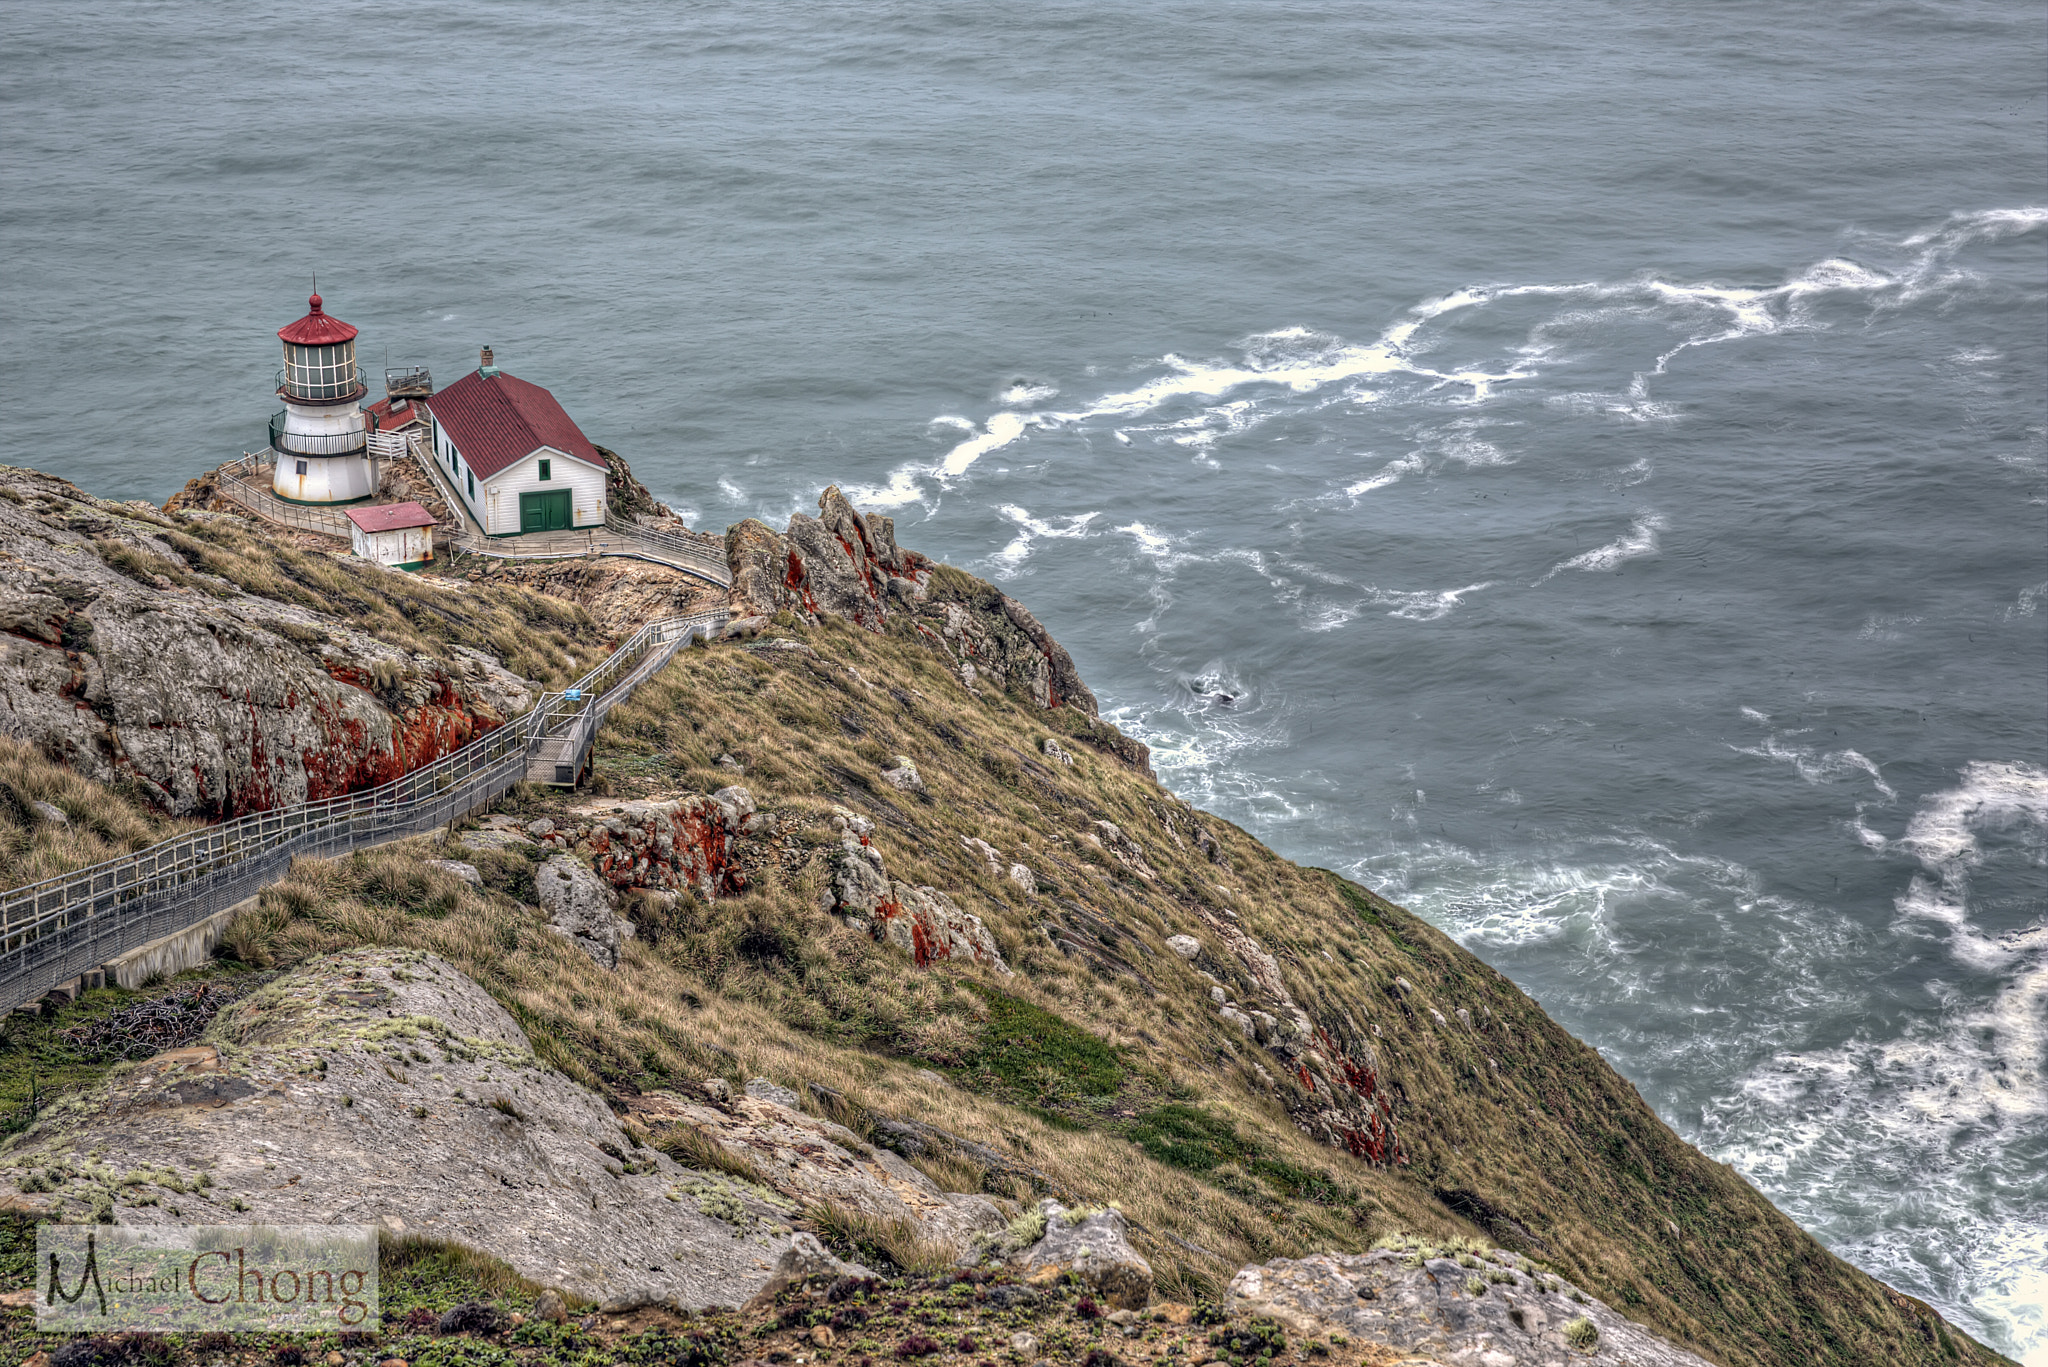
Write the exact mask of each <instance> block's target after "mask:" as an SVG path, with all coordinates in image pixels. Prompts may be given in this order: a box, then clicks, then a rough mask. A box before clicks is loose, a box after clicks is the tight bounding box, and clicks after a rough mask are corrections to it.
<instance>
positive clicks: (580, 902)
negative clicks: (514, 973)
mask: <svg viewBox="0 0 2048 1367" xmlns="http://www.w3.org/2000/svg"><path fill="white" fill-rule="evenodd" d="M533 885H534V890H535V891H536V892H537V893H538V894H539V896H540V905H541V910H543V911H545V912H546V913H547V914H548V929H550V930H552V931H554V932H555V934H557V935H560V936H562V937H564V938H565V939H569V940H572V941H574V942H575V943H576V945H577V947H578V948H580V949H582V951H583V952H584V953H585V954H588V955H589V956H590V957H591V960H592V961H593V962H595V963H596V964H597V965H598V966H599V967H601V968H617V967H618V966H619V945H620V943H621V942H622V941H625V940H630V939H632V938H633V923H632V922H631V921H628V920H627V919H626V918H625V917H623V916H621V915H619V914H618V912H617V911H616V910H615V907H616V904H617V897H616V894H614V893H613V892H612V887H611V884H609V883H607V882H605V881H604V879H602V878H599V877H598V876H597V875H596V874H594V873H592V872H591V871H590V870H589V869H587V868H585V867H584V866H583V865H581V864H579V863H577V862H576V861H575V860H574V859H571V858H570V857H569V856H568V855H566V854H558V855H555V856H553V857H551V858H550V859H549V860H548V862H547V863H545V864H543V865H541V866H540V867H539V868H538V869H535V870H534V873H533Z"/></svg>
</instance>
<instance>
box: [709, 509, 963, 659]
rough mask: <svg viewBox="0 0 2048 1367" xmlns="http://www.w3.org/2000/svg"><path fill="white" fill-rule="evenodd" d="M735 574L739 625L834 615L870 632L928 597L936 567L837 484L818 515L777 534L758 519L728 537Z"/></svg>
mask: <svg viewBox="0 0 2048 1367" xmlns="http://www.w3.org/2000/svg"><path fill="white" fill-rule="evenodd" d="M725 554H726V566H727V568H728V569H729V570H730V571H731V572H732V587H731V590H730V592H729V595H728V598H727V603H728V607H729V609H730V611H731V613H732V616H733V618H734V619H735V620H742V619H748V618H757V617H758V618H767V617H773V616H774V615H775V614H776V613H778V612H796V613H801V614H805V615H808V616H811V617H815V616H817V615H818V614H819V613H831V614H833V615H834V616H838V617H844V618H846V619H847V620H849V621H851V622H854V623H856V624H858V625H860V626H863V627H866V628H867V629H868V630H870V631H880V630H882V623H883V621H884V620H885V619H886V618H887V617H888V615H889V613H890V612H891V611H892V610H896V609H899V608H901V607H902V606H903V605H905V604H908V603H912V602H914V601H915V600H916V599H917V598H918V597H920V596H921V595H922V594H923V591H924V583H925V580H926V578H927V577H928V576H929V574H930V563H929V562H928V561H926V560H925V558H924V557H923V556H921V555H918V554H917V553H916V552H914V551H906V550H904V549H902V548H901V547H900V546H898V545H897V544H896V524H895V522H894V520H893V519H890V518H886V517H871V516H868V515H865V514H863V513H862V512H860V510H859V509H857V508H855V507H854V506H853V505H852V504H851V503H849V502H847V500H846V496H845V495H844V494H842V493H840V492H839V488H838V486H837V485H834V486H833V487H831V488H828V489H826V490H825V492H824V493H823V494H821V495H819V497H818V515H817V516H816V517H807V516H805V515H804V514H802V513H798V514H796V515H795V516H793V517H791V518H790V520H789V527H788V529H787V530H786V531H784V532H781V533H777V532H776V531H775V530H774V529H773V528H771V527H769V526H768V525H767V524H765V523H763V522H760V521H758V520H756V519H754V518H748V519H746V520H745V521H742V522H739V523H736V524H734V525H733V526H732V527H731V528H729V529H728V530H727V532H726V538H725Z"/></svg>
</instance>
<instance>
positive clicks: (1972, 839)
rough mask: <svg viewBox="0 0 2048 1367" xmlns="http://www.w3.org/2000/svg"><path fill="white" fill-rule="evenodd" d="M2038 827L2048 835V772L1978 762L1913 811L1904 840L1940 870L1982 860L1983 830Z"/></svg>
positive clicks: (2042, 834) (2039, 834)
mask: <svg viewBox="0 0 2048 1367" xmlns="http://www.w3.org/2000/svg"><path fill="white" fill-rule="evenodd" d="M2029 827H2031V828H2034V830H2035V831H2036V833H2037V838H2039V837H2048V771H2044V770H2041V769H2037V768H2035V767H2034V766H2033V765H2031V764H2020V763H2015V762H2009V761H1982V760H1979V761H1973V762H1971V763H1969V764H1966V765H1964V766H1963V772H1962V782H1961V784H1960V785H1958V786H1957V787H1955V788H1951V789H1948V790H1946V791H1944V792H1940V793H1936V794H1935V795H1934V796H1933V797H1931V798H1929V799H1928V800H1927V801H1926V802H1925V804H1923V805H1922V806H1921V808H1920V810H1919V811H1917V812H1915V813H1914V814H1913V820H1912V822H1911V824H1909V825H1908V826H1907V827H1906V834H1905V836H1904V837H1903V838H1902V839H1901V842H1900V843H1902V844H1903V845H1905V846H1906V848H1907V849H1909V850H1911V851H1912V852H1913V853H1914V854H1915V855H1916V856H1918V857H1919V859H1920V861H1921V862H1922V863H1923V864H1925V865H1927V866H1928V868H1929V869H1930V870H1932V871H1934V872H1937V873H1939V872H1942V871H1944V870H1948V869H1963V868H1967V867H1968V866H1970V865H1972V864H1975V863H1977V862H1978V860H1979V858H1980V855H1981V848H1980V845H1979V843H1978V839H1977V836H1978V833H1980V832H1982V831H1985V830H1998V829H2007V828H2021V829H2025V828H2029Z"/></svg>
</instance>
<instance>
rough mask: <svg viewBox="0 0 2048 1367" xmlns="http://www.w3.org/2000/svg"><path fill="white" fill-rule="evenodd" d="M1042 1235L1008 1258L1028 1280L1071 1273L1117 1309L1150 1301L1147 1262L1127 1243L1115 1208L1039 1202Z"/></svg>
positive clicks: (1141, 1306)
mask: <svg viewBox="0 0 2048 1367" xmlns="http://www.w3.org/2000/svg"><path fill="white" fill-rule="evenodd" d="M1038 1208H1039V1209H1040V1210H1041V1211H1043V1212H1044V1213H1045V1236H1044V1237H1043V1238H1041V1239H1040V1240H1039V1241H1038V1242H1037V1243H1035V1244H1033V1245H1031V1247H1029V1248H1027V1249H1025V1250H1024V1251H1023V1252H1021V1253H1019V1254H1017V1255H1016V1257H1014V1258H1013V1259H1012V1260H1011V1261H1012V1262H1013V1263H1014V1264H1015V1265H1017V1266H1018V1267H1019V1268H1021V1269H1023V1271H1024V1272H1025V1274H1026V1276H1027V1277H1028V1278H1029V1279H1030V1280H1034V1281H1035V1280H1038V1279H1039V1277H1040V1276H1043V1275H1046V1274H1057V1273H1060V1272H1071V1273H1073V1274H1074V1276H1075V1277H1076V1278H1077V1279H1079V1281H1080V1282H1081V1284H1082V1285H1083V1286H1085V1287H1087V1288H1088V1291H1089V1293H1090V1294H1091V1295H1093V1296H1094V1297H1095V1299H1096V1300H1097V1301H1099V1302H1101V1303H1103V1304H1105V1305H1109V1306H1113V1307H1115V1308H1117V1309H1120V1310H1143V1309H1144V1308H1145V1307H1146V1306H1147V1305H1149V1304H1151V1302H1152V1264H1150V1263H1148V1262H1146V1261H1145V1259H1144V1258H1143V1257H1142V1256H1141V1255H1140V1254H1139V1253H1138V1251H1137V1250H1136V1249H1134V1248H1132V1247H1131V1241H1130V1237H1129V1234H1128V1228H1129V1227H1128V1225H1126V1223H1125V1221H1124V1216H1123V1212H1122V1211H1120V1210H1096V1211H1089V1212H1087V1213H1086V1214H1085V1215H1083V1214H1080V1213H1078V1212H1071V1211H1069V1210H1067V1208H1066V1207H1064V1206H1062V1205H1061V1204H1060V1203H1059V1202H1057V1201H1053V1200H1045V1201H1041V1202H1039V1207H1038Z"/></svg>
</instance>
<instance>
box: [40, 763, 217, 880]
mask: <svg viewBox="0 0 2048 1367" xmlns="http://www.w3.org/2000/svg"><path fill="white" fill-rule="evenodd" d="M37 802H46V803H48V804H49V805H50V806H52V807H55V808H56V809H57V810H58V811H60V812H62V813H64V815H65V817H66V818H68V820H67V821H66V822H64V823H58V822H54V821H48V820H45V819H44V818H43V817H41V816H40V815H38V814H37V812H36V809H35V807H34V805H33V804H35V803H37ZM198 825H199V823H198V822H196V821H180V820H178V819H177V818H175V817H168V816H165V815H163V814H162V813H160V812H158V811H156V810H155V809H154V808H151V807H149V806H147V805H145V804H143V803H142V802H140V801H137V800H135V799H133V798H132V797H131V796H130V795H127V794H121V793H117V792H114V791H113V790H111V789H109V788H107V787H106V786H105V785H103V784H99V783H94V782H93V781H92V780H90V779H87V778H82V777H80V776H79V775H78V774H77V773H76V772H75V771H73V770H71V769H67V768H66V767H64V766H63V765H61V764H58V763H55V762H54V761H52V760H51V759H49V758H48V757H47V756H45V755H44V754H43V752H42V751H40V750H38V749H36V748H35V747H34V746H32V745H28V744H25V743H23V742H21V741H18V740H14V739H13V738H11V737H8V736H0V889H5V888H17V887H20V886H22V885H23V884H25V883H34V882H39V881H40V880H42V879H45V878H50V877H54V876H55V875H57V874H60V873H70V872H71V871H72V870H74V869H82V868H86V867H89V866H91V865H93V864H97V863H99V862H100V861H101V860H104V859H112V858H115V857H116V856H118V855H123V854H130V853H132V852H134V851H136V850H139V849H142V848H143V847H144V846H147V845H152V844H155V843H156V842H157V841H159V840H167V839H169V838H170V837H171V836H174V835H177V834H180V833H181V832H184V831H188V830H193V829H195V828H197V826H198Z"/></svg>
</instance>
